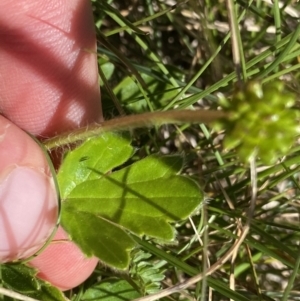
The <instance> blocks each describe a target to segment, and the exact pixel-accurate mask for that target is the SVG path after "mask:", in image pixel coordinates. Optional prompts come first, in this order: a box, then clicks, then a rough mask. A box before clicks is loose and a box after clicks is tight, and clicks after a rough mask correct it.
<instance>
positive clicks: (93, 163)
mask: <svg viewBox="0 0 300 301" xmlns="http://www.w3.org/2000/svg"><path fill="white" fill-rule="evenodd" d="M132 154H133V148H132V146H130V140H129V139H127V138H125V137H124V136H119V135H114V134H111V133H106V134H103V135H101V136H100V137H98V138H93V139H88V140H87V141H85V142H84V143H83V144H82V145H81V146H79V147H78V148H76V149H75V150H73V151H70V152H69V153H68V154H67V156H66V158H65V159H64V161H63V163H62V165H61V167H60V169H59V172H58V176H57V180H58V184H59V189H60V193H61V198H62V199H64V198H66V197H67V195H68V194H69V193H70V192H71V191H72V189H73V188H74V187H76V186H77V185H78V184H80V183H82V182H84V181H87V180H92V179H97V178H99V173H95V172H93V169H97V171H98V172H100V173H103V174H105V173H107V172H108V171H110V170H112V169H113V168H115V167H117V166H119V165H121V164H123V163H124V162H126V161H127V160H128V159H129V158H130V157H131V156H132Z"/></svg>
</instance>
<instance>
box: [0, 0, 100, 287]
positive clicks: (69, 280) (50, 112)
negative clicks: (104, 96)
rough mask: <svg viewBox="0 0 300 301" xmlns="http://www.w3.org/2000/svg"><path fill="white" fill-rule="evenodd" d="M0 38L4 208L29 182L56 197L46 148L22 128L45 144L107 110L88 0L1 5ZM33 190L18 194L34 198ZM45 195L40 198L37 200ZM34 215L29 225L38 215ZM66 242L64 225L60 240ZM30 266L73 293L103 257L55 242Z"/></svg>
mask: <svg viewBox="0 0 300 301" xmlns="http://www.w3.org/2000/svg"><path fill="white" fill-rule="evenodd" d="M0 40H1V44H0V111H1V114H2V115H3V116H4V117H3V116H0V138H1V139H0V143H1V152H0V167H1V168H0V197H1V198H0V209H1V204H2V201H3V200H4V198H6V199H5V200H6V201H7V200H9V202H8V203H9V204H11V206H14V200H15V195H16V191H15V188H14V191H11V190H10V187H22V185H21V182H23V181H24V179H26V181H27V180H28V181H29V182H30V183H31V184H32V185H36V186H34V188H35V189H36V190H37V191H39V190H41V191H42V192H41V194H42V195H43V193H44V195H46V196H47V198H49V199H50V200H52V199H55V198H56V195H55V191H54V186H53V185H52V182H51V181H49V177H50V174H49V166H48V163H47V161H46V160H45V159H44V157H43V155H42V150H40V149H38V148H37V145H36V143H35V142H34V141H33V140H31V138H28V136H27V134H26V133H25V132H22V131H20V128H21V129H23V130H25V131H27V132H29V133H31V134H33V135H35V136H37V137H38V138H40V139H44V138H49V137H53V136H56V135H57V134H59V133H62V132H65V131H69V130H72V129H76V128H79V127H82V126H86V125H87V124H90V123H94V122H100V121H102V113H101V104H100V90H99V85H98V73H97V56H96V40H95V32H94V28H93V19H92V12H91V7H90V2H89V1H88V0H64V1H63V0H62V1H60V0H47V1H40V0H19V1H16V2H14V4H13V5H12V4H11V1H8V0H2V1H1V2H0ZM11 122H12V123H13V124H12V123H11ZM15 125H16V126H15ZM8 127H9V131H7V128H8ZM12 170H13V171H14V172H15V173H17V174H18V173H19V171H20V170H22V171H24V170H25V173H23V174H22V175H23V178H22V177H11V178H10V179H11V182H13V185H11V186H9V187H8V186H7V187H6V186H5V185H6V184H5V183H7V182H8V181H7V179H8V177H9V176H11V171H12ZM28 170H29V171H30V172H27V171H28ZM32 171H34V172H33V173H34V175H35V176H31V174H32ZM36 175H37V176H36ZM36 178H37V180H36ZM45 179H46V180H45ZM16 181H20V183H18V182H16ZM27 187H28V186H27V185H23V188H22V189H24V191H22V190H21V191H18V193H19V194H18V195H28V196H31V195H32V194H31V192H30V191H29V192H28V191H25V190H26V189H27ZM3 191H5V194H4V193H3ZM43 191H46V193H45V192H43ZM4 195H5V196H4ZM40 197H41V195H40V194H36V198H37V202H38V201H39V200H38V198H40ZM10 199H12V200H11V201H10ZM41 201H43V200H41ZM11 208H12V210H13V207H11ZM0 211H1V210H0ZM30 212H31V211H30V210H28V212H27V213H26V214H27V218H28V220H31V219H33V218H34V217H31V216H30V214H31V213H30ZM49 212H51V214H52V215H53V214H54V213H53V210H52V211H51V210H49ZM54 216H55V214H54ZM51 218H52V219H53V216H52V217H51ZM0 219H1V216H0ZM0 225H1V223H0ZM1 231H2V230H1ZM15 235H18V234H15ZM67 238H68V236H67V235H66V234H65V233H64V232H63V230H62V229H61V228H60V229H59V231H58V233H57V235H56V237H55V238H54V241H55V239H59V240H65V239H67ZM0 251H1V250H0ZM0 254H1V252H0ZM31 264H32V265H34V266H35V267H37V268H38V269H39V270H40V271H41V272H40V276H41V277H43V278H45V279H46V280H48V281H50V282H52V283H53V284H54V285H55V286H57V287H59V288H60V289H62V290H66V289H70V288H72V287H74V286H76V285H78V284H80V283H81V282H82V281H84V280H85V279H86V278H87V277H88V276H89V275H90V274H91V273H92V271H93V270H94V268H95V266H96V264H97V259H96V258H92V259H86V258H85V256H84V255H83V254H82V253H81V251H80V250H79V249H78V248H77V247H76V246H75V245H74V244H73V243H70V242H69V243H66V242H61V243H51V244H50V245H49V247H48V248H47V249H46V250H45V251H44V252H43V253H42V254H41V255H40V256H38V257H37V258H36V259H34V260H33V261H32V262H31Z"/></svg>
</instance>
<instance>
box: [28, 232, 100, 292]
mask: <svg viewBox="0 0 300 301" xmlns="http://www.w3.org/2000/svg"><path fill="white" fill-rule="evenodd" d="M97 264H98V259H97V258H96V257H91V258H87V257H86V256H85V255H84V254H83V253H82V251H81V250H80V249H79V247H78V246H77V245H76V244H75V243H74V242H72V241H70V240H69V239H68V235H67V233H66V232H65V231H64V230H63V229H62V228H61V227H59V228H58V230H57V232H56V234H55V237H54V238H53V240H52V241H51V243H50V244H49V245H48V246H47V248H46V249H45V250H44V251H43V252H42V253H41V254H40V255H38V256H37V257H36V258H34V259H33V260H31V261H30V262H29V265H31V266H32V267H35V268H37V269H38V274H37V276H38V277H39V278H41V279H43V280H45V281H48V282H49V283H51V284H52V285H54V286H56V287H57V288H59V289H61V290H62V291H66V290H69V289H72V288H74V287H76V286H78V285H80V284H81V283H82V282H84V281H85V280H86V279H87V278H88V277H89V276H90V275H91V274H92V273H93V271H94V269H95V268H96V266H97Z"/></svg>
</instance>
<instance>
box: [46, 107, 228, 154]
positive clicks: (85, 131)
mask: <svg viewBox="0 0 300 301" xmlns="http://www.w3.org/2000/svg"><path fill="white" fill-rule="evenodd" d="M226 116H227V115H226V113H224V112H222V111H212V110H208V111H205V110H198V111H190V110H182V111H176V110H174V111H166V112H151V113H143V114H138V115H129V116H124V117H120V118H114V119H111V120H107V121H103V122H101V123H97V124H91V125H88V126H86V127H82V128H79V129H77V130H73V131H72V132H67V133H64V134H62V135H59V136H56V137H53V138H50V139H47V140H45V141H44V142H43V144H44V146H45V147H46V148H47V149H48V150H51V149H55V148H58V147H62V146H65V145H68V144H72V143H77V142H80V141H83V140H85V139H87V138H91V137H95V136H98V135H101V134H102V133H105V132H110V131H127V130H131V129H135V128H142V127H151V126H154V125H162V124H166V123H176V124H180V123H211V122H214V121H216V120H219V119H220V118H225V117H226Z"/></svg>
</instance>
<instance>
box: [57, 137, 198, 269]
mask: <svg viewBox="0 0 300 301" xmlns="http://www.w3.org/2000/svg"><path fill="white" fill-rule="evenodd" d="M105 139H106V140H105V142H106V144H107V145H106V148H109V149H111V148H112V146H113V147H114V149H113V156H114V157H115V158H116V160H115V161H114V160H113V158H112V156H111V152H110V151H107V150H106V151H105V150H103V149H102V152H101V154H108V160H106V159H105V158H104V155H103V156H102V157H101V159H103V161H104V163H103V165H102V164H101V163H100V160H99V159H97V151H96V150H95V149H97V150H98V149H99V146H102V147H104V145H103V141H104V139H100V138H98V139H96V141H95V146H94V147H95V149H94V148H93V141H92V140H89V141H87V142H86V143H84V144H83V145H82V146H81V147H80V148H79V150H78V149H76V150H74V151H73V152H71V153H70V154H69V155H68V157H67V159H68V162H66V163H64V166H63V167H62V171H60V172H63V173H65V172H67V171H68V172H70V174H71V175H72V171H71V167H72V166H73V168H74V169H75V176H74V180H73V181H72V177H71V175H69V181H68V182H66V181H62V180H63V174H61V177H62V180H61V181H60V182H59V183H60V184H61V185H62V189H63V196H64V201H63V203H62V216H61V221H62V225H63V227H64V228H65V229H66V230H67V231H68V233H69V235H70V236H71V238H72V239H73V240H74V241H75V242H76V243H77V244H78V245H79V246H80V247H81V249H82V250H83V251H84V252H85V254H86V255H88V256H92V255H95V256H97V257H98V258H99V259H100V260H101V261H103V262H104V263H105V264H108V265H110V266H113V267H115V268H118V269H126V268H127V267H128V265H129V252H130V250H132V249H133V248H134V246H135V243H134V241H133V240H132V239H131V238H130V233H134V234H136V235H139V236H142V235H147V236H150V237H154V238H157V239H161V240H165V241H171V240H174V238H175V229H174V227H173V226H172V225H171V224H170V222H175V221H178V220H182V219H184V218H186V217H188V216H189V215H190V214H191V213H192V212H193V211H194V210H195V209H196V208H197V207H198V206H199V205H200V204H201V201H202V197H203V196H202V193H201V192H200V189H199V187H198V185H197V184H196V183H195V182H194V181H192V180H191V179H189V178H187V177H185V176H181V175H177V174H178V173H179V172H180V170H181V168H182V165H183V159H182V157H180V156H165V157H160V156H158V155H152V156H149V157H147V158H145V159H143V160H140V161H138V162H136V163H134V164H132V165H130V166H127V167H125V168H123V169H121V170H119V171H116V172H113V173H112V174H109V175H108V174H106V173H107V171H108V170H109V169H111V168H114V167H116V162H117V163H119V164H120V163H123V162H124V161H125V160H126V159H128V157H129V155H131V154H132V151H133V149H132V148H131V147H130V146H129V145H128V142H127V141H124V140H123V139H121V138H117V136H115V135H111V134H110V135H107V136H106V138H105ZM120 139H121V140H120ZM119 141H120V142H121V146H118V145H117V144H118V142H119ZM84 156H87V159H86V160H83V161H82V159H81V158H83V157H84ZM78 162H79V166H77V167H76V166H75V165H76V164H77V165H78ZM82 162H84V163H83V164H80V163H82ZM74 166H75V167H74ZM59 179H60V178H59Z"/></svg>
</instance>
